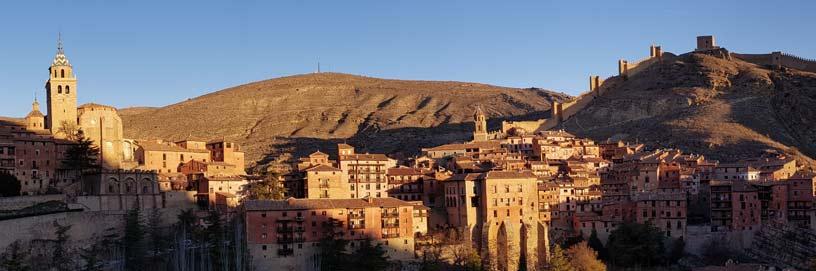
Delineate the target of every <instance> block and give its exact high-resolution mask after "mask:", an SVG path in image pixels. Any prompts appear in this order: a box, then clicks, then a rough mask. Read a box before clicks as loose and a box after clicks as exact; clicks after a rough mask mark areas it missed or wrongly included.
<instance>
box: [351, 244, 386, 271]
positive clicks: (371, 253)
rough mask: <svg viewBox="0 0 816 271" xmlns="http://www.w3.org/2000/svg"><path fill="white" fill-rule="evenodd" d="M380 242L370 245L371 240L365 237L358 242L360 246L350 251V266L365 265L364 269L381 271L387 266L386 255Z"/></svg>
mask: <svg viewBox="0 0 816 271" xmlns="http://www.w3.org/2000/svg"><path fill="white" fill-rule="evenodd" d="M385 253H386V252H385V249H383V247H382V245H381V244H377V245H376V246H373V245H371V240H369V239H365V240H363V241H362V242H361V243H360V247H359V248H358V249H357V250H355V251H354V252H352V253H351V257H350V259H351V265H350V266H349V267H350V268H352V267H361V266H365V268H366V270H371V271H382V270H385V269H386V268H388V256H387V255H386V254H385Z"/></svg>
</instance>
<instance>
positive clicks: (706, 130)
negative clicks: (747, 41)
mask: <svg viewBox="0 0 816 271" xmlns="http://www.w3.org/2000/svg"><path fill="white" fill-rule="evenodd" d="M723 51H724V50H721V51H715V52H709V53H699V52H692V53H687V54H683V55H679V56H674V55H670V54H666V55H664V57H663V58H662V60H661V61H659V62H656V63H654V64H653V65H650V66H649V67H647V68H645V69H644V70H642V71H641V72H639V73H638V74H636V75H633V76H630V77H629V78H626V79H624V78H623V77H620V76H616V77H612V78H610V79H608V80H606V81H605V82H604V84H603V86H602V88H603V90H604V94H603V95H601V96H599V97H597V98H595V100H593V101H592V102H591V104H590V105H588V106H587V107H586V108H584V109H583V110H581V111H580V112H578V113H577V114H575V115H574V116H572V117H571V118H569V119H568V120H567V121H566V122H565V123H564V124H562V128H565V129H566V130H568V131H570V132H573V133H575V134H576V135H579V136H584V137H590V138H593V139H596V140H605V139H607V138H613V139H615V140H617V139H622V140H628V141H639V142H641V143H646V144H647V145H650V146H652V147H674V148H681V149H684V150H687V151H691V152H696V153H702V154H706V155H707V156H709V157H712V158H714V159H721V160H724V161H732V160H737V159H741V158H747V157H752V156H758V155H762V154H764V153H768V152H776V153H789V154H793V155H796V156H797V157H799V159H800V161H802V162H804V163H807V164H810V165H813V160H812V158H813V157H816V126H814V125H813V124H814V120H816V74H814V73H810V72H803V71H799V70H795V69H789V68H784V67H783V68H782V69H771V68H769V67H767V66H764V65H755V64H752V63H749V62H746V61H742V60H740V59H738V58H736V57H729V55H728V54H727V52H725V54H723V53H722V52H723Z"/></svg>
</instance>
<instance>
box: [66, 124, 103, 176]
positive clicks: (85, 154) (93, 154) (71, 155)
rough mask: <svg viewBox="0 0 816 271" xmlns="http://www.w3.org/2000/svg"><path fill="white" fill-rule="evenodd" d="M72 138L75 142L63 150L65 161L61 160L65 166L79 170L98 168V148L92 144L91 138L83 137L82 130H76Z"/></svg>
mask: <svg viewBox="0 0 816 271" xmlns="http://www.w3.org/2000/svg"><path fill="white" fill-rule="evenodd" d="M74 138H75V140H74V141H76V143H75V144H73V145H72V146H71V147H70V148H68V150H67V151H66V152H65V161H63V164H64V165H65V167H67V168H68V169H72V170H76V171H80V172H83V171H88V170H91V169H97V168H99V165H97V163H96V162H97V160H96V159H97V157H98V156H99V148H97V147H96V146H94V145H93V141H92V140H91V139H89V138H86V137H85V134H84V133H83V132H82V130H78V131H77V132H76V136H75V137H74Z"/></svg>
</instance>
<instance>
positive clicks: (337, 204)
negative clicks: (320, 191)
mask: <svg viewBox="0 0 816 271" xmlns="http://www.w3.org/2000/svg"><path fill="white" fill-rule="evenodd" d="M368 200H369V199H296V198H289V199H286V200H248V201H245V202H244V208H246V210H247V211H277V210H309V209H341V208H366V207H386V208H388V207H403V206H411V207H413V205H412V204H411V203H408V202H405V201H402V200H399V199H395V198H371V199H370V200H371V202H369V201H368Z"/></svg>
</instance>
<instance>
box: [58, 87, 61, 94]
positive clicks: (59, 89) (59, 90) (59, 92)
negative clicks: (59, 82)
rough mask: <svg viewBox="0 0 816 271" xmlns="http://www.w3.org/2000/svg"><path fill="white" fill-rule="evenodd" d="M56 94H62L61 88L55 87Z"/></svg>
mask: <svg viewBox="0 0 816 271" xmlns="http://www.w3.org/2000/svg"><path fill="white" fill-rule="evenodd" d="M57 94H62V86H57Z"/></svg>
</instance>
